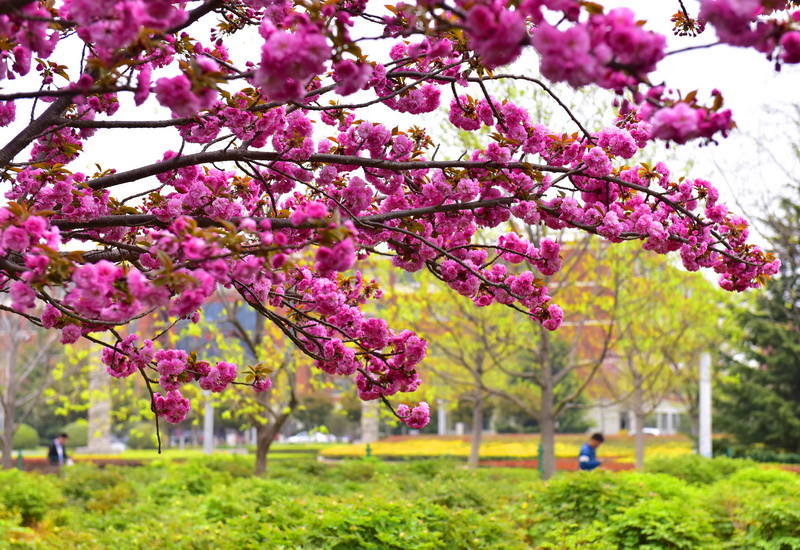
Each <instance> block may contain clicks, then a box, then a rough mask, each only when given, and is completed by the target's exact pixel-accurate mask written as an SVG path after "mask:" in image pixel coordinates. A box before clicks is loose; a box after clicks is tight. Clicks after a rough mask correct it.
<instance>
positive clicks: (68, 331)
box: [60, 325, 81, 344]
mask: <svg viewBox="0 0 800 550" xmlns="http://www.w3.org/2000/svg"><path fill="white" fill-rule="evenodd" d="M80 337H81V327H79V326H78V325H66V326H65V327H64V328H62V329H61V340H60V342H61V343H62V344H74V343H75V342H77V341H78V338H80Z"/></svg>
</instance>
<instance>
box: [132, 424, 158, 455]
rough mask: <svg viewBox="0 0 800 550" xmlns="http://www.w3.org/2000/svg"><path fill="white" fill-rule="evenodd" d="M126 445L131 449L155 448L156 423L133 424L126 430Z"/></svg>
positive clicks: (156, 445)
mask: <svg viewBox="0 0 800 550" xmlns="http://www.w3.org/2000/svg"><path fill="white" fill-rule="evenodd" d="M128 447H129V448H131V449H157V448H158V437H157V435H156V425H155V424H154V423H153V422H139V423H138V424H134V425H133V427H132V428H131V430H130V432H128Z"/></svg>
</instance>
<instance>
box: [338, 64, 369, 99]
mask: <svg viewBox="0 0 800 550" xmlns="http://www.w3.org/2000/svg"><path fill="white" fill-rule="evenodd" d="M371 76H372V65H370V64H369V63H363V62H358V63H355V62H353V61H350V60H349V59H343V60H342V61H339V62H338V63H337V64H336V65H335V66H334V68H333V80H334V81H335V82H338V83H339V84H338V86H336V92H337V93H338V94H340V95H350V94H353V93H355V92H357V91H358V90H360V89H362V88H363V87H364V86H365V85H366V84H367V82H369V78H370V77H371Z"/></svg>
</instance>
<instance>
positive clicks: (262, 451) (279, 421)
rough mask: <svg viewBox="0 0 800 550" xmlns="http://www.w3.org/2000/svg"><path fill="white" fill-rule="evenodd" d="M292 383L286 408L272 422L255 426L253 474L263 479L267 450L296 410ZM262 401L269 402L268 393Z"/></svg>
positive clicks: (265, 471)
mask: <svg viewBox="0 0 800 550" xmlns="http://www.w3.org/2000/svg"><path fill="white" fill-rule="evenodd" d="M291 383H292V393H291V396H290V398H289V403H287V405H286V408H284V409H283V411H282V412H281V413H280V414H279V415H277V416H276V417H275V421H274V422H265V423H262V424H258V425H257V426H256V471H255V474H256V475H257V476H259V477H263V476H265V475H266V474H267V457H268V455H269V448H270V447H271V446H272V442H273V441H274V440H275V436H277V435H278V433H280V431H281V428H283V425H284V424H285V423H286V420H288V419H289V417H290V416H292V413H294V410H295V409H296V408H297V395H296V394H295V391H294V385H293V384H294V382H291ZM263 395H264V400H265V401H266V402H267V403H268V402H269V397H268V395H269V392H267V393H264V394H263Z"/></svg>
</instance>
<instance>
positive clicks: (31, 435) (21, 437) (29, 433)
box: [13, 424, 39, 449]
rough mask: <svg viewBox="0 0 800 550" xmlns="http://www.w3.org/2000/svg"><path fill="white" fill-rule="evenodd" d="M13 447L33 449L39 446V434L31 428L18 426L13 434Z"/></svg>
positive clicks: (23, 425)
mask: <svg viewBox="0 0 800 550" xmlns="http://www.w3.org/2000/svg"><path fill="white" fill-rule="evenodd" d="M13 445H14V448H15V449H35V448H36V447H38V446H39V432H37V431H36V428H34V427H33V426H29V425H27V424H20V425H19V426H17V431H16V432H14V439H13Z"/></svg>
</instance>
